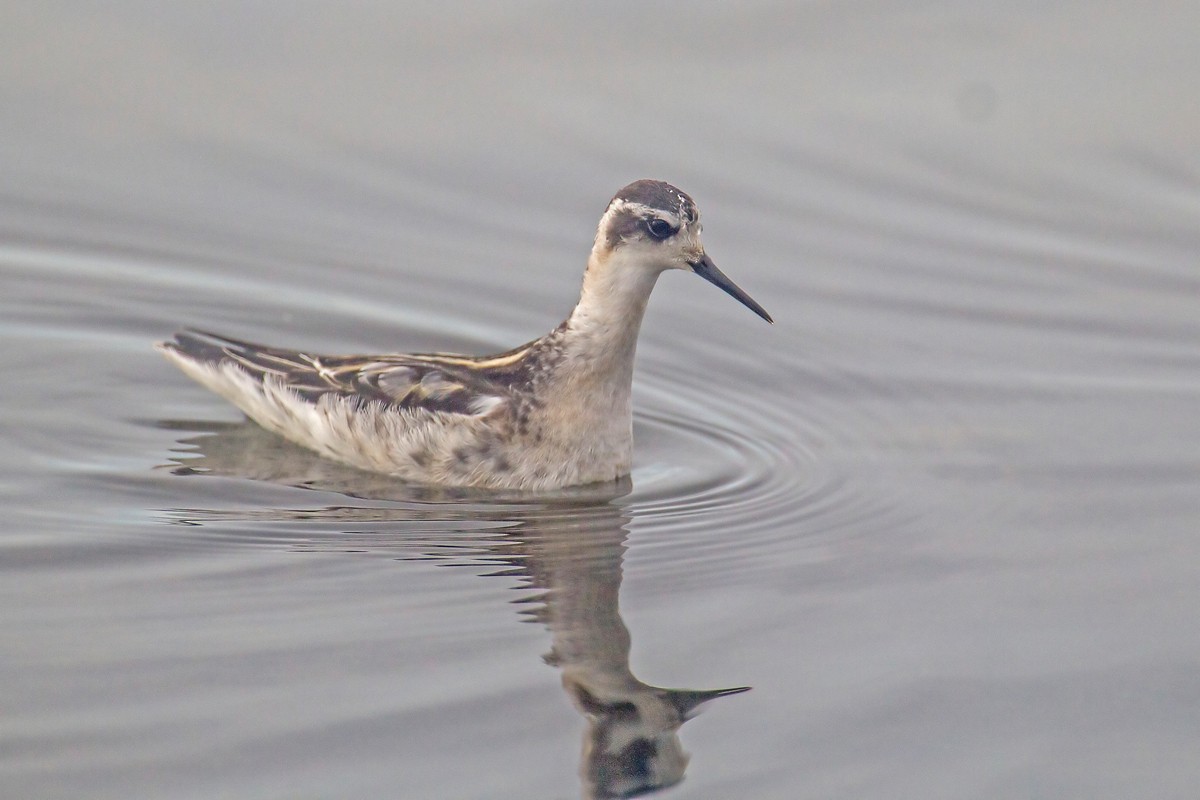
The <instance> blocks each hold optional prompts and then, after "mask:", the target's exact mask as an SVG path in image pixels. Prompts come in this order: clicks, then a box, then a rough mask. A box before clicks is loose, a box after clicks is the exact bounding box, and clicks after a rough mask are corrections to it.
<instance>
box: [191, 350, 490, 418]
mask: <svg viewBox="0 0 1200 800" xmlns="http://www.w3.org/2000/svg"><path fill="white" fill-rule="evenodd" d="M169 346H171V347H173V348H175V349H176V350H179V351H180V352H182V353H184V354H185V355H187V356H189V357H191V358H193V359H196V360H198V361H203V362H209V363H217V362H223V361H224V362H233V363H236V364H237V365H238V366H239V367H241V368H242V369H243V370H245V371H246V372H248V373H249V374H251V375H253V376H255V377H256V378H258V379H260V380H264V379H266V378H268V377H274V378H277V379H279V380H282V381H283V382H284V383H286V384H287V385H288V386H289V387H291V388H292V389H294V390H295V391H296V392H298V393H299V394H301V395H302V396H303V397H305V398H306V399H308V400H310V401H313V402H315V401H316V400H318V399H319V398H320V397H322V396H324V395H327V394H334V395H338V396H341V397H345V398H347V399H352V400H355V401H359V402H371V401H376V402H383V403H386V404H389V405H393V406H397V407H400V408H409V409H425V410H428V411H440V412H443V413H449V414H467V415H473V416H482V415H486V414H491V413H495V412H496V411H497V410H498V409H499V408H500V407H501V406H503V405H505V404H506V403H507V401H508V392H507V391H506V390H505V388H504V387H502V386H500V385H498V384H496V383H494V382H492V381H490V380H489V379H488V378H487V376H486V374H484V372H483V370H480V369H478V368H473V367H471V366H470V362H469V360H468V359H460V358H453V359H450V360H448V361H440V360H439V357H438V356H407V355H369V356H324V355H316V354H310V353H305V352H302V351H299V350H285V349H282V348H277V347H267V346H265V345H260V344H254V343H252V342H244V341H240V340H237V339H229V338H227V337H224V336H217V335H216V334H211V333H207V332H204V331H190V330H189V331H184V332H181V333H179V334H177V335H176V337H175V341H174V342H171V343H170V345H169Z"/></svg>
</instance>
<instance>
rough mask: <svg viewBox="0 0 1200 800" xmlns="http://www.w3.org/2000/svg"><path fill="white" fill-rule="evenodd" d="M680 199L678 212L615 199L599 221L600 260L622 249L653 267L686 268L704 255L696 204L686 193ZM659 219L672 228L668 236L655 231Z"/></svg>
mask: <svg viewBox="0 0 1200 800" xmlns="http://www.w3.org/2000/svg"><path fill="white" fill-rule="evenodd" d="M679 198H680V200H679V209H678V211H672V210H670V209H664V208H658V207H655V206H650V205H647V204H645V203H639V202H635V201H629V200H625V199H622V198H620V197H618V198H616V199H614V200H613V201H612V202H611V203H610V204H609V206H608V209H607V210H606V211H605V212H604V216H603V217H602V218H601V220H600V225H599V228H598V229H597V232H596V244H595V247H594V248H593V251H594V252H595V254H596V255H597V256H599V257H600V258H601V259H607V258H608V257H610V256H611V255H612V254H613V253H615V252H616V251H617V250H620V251H621V252H622V255H623V256H624V257H625V258H627V259H629V260H631V261H634V262H637V263H642V264H645V265H646V266H647V267H650V268H654V269H659V270H662V269H687V268H688V264H689V262H692V261H695V260H696V259H698V258H700V257H701V256H702V255H703V254H704V246H703V244H702V243H701V241H700V219H699V214H698V213H697V212H696V209H695V206H694V205H693V204H692V203H691V202H690V201H689V200H688V199H687V198H686V197H684V196H683V195H679ZM659 222H661V223H664V224H665V226H667V227H668V228H669V230H668V231H667V235H666V236H661V235H655V233H654V232H652V231H653V229H652V228H651V226H652V225H656V224H658V223H659ZM672 231H673V232H672Z"/></svg>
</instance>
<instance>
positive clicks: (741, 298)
mask: <svg viewBox="0 0 1200 800" xmlns="http://www.w3.org/2000/svg"><path fill="white" fill-rule="evenodd" d="M691 267H692V271H693V272H695V273H696V274H697V275H699V276H700V277H701V278H704V280H706V281H708V282H709V283H711V284H712V285H713V286H716V287H717V288H718V289H720V290H721V291H723V292H725V293H726V294H728V295H730V296H731V297H734V298H736V299H737V301H738V302H739V303H741V304H742V305H744V306H745V307H746V308H748V309H750V310H751V311H753V312H754V313H755V314H758V315H759V316H760V317H762V318H763V319H765V320H766V321H767V322H770V323H772V324H774V322H775V320H773V319H771V315H770V314H768V313H767V311H766V309H764V308H763V307H762V306H760V305H759V304H758V303H756V302H754V298H752V297H751V296H750V295H748V294H746V293H745V292H743V291H742V289H741V287H739V286H738V285H737V284H736V283H734V282H733V281H731V280H729V278H728V276H726V275H725V273H724V272H721V270H719V269H717V265H716V264H714V263H713V260H712V259H711V258H709V257H708V254H707V253H705V254H704V255H703V256H701V257H700V260H699V261H693V262H691Z"/></svg>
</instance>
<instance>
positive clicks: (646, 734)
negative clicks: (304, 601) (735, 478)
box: [160, 422, 749, 798]
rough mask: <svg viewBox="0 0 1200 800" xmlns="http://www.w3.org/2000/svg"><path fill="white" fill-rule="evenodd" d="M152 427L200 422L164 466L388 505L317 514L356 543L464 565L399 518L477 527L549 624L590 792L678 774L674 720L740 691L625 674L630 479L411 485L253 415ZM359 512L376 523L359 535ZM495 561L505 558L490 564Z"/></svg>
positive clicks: (483, 549) (441, 541) (529, 614)
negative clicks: (567, 486)
mask: <svg viewBox="0 0 1200 800" xmlns="http://www.w3.org/2000/svg"><path fill="white" fill-rule="evenodd" d="M160 424H161V425H162V426H164V427H169V428H176V429H182V430H189V431H193V432H195V431H207V433H205V434H204V435H200V436H194V437H189V438H186V439H182V440H180V444H181V445H183V449H181V450H180V451H179V453H180V455H179V456H178V457H177V458H175V459H174V460H175V463H174V464H172V465H169V467H168V468H169V469H172V470H174V471H175V472H176V473H177V474H209V475H222V476H227V477H240V478H250V479H254V480H260V481H268V482H271V483H277V484H284V485H289V486H300V487H305V488H313V489H320V490H324V491H334V492H340V493H342V494H345V495H349V496H352V497H359V498H364V499H368V500H371V501H379V500H383V501H392V502H391V503H389V504H388V505H386V506H385V507H382V508H381V507H380V506H378V505H372V506H369V507H362V508H359V509H356V508H353V507H351V508H347V507H345V506H342V507H340V508H338V509H330V514H329V515H320V518H321V519H323V520H325V521H329V520H330V519H331V518H336V519H339V520H344V521H346V522H349V523H353V524H354V525H355V528H356V529H358V530H359V531H360V532H359V533H357V534H355V535H353V536H354V541H353V546H354V547H355V548H356V549H357V548H364V549H383V550H386V549H389V548H402V549H403V550H404V551H406V552H411V551H412V550H413V549H416V550H417V551H419V552H420V556H419V557H421V558H434V559H436V558H445V559H447V560H453V561H455V562H456V563H462V558H463V550H462V547H461V546H460V545H459V544H457V543H456V544H454V545H452V546H447V544H446V541H447V540H446V538H445V535H444V534H445V528H444V526H443V525H438V526H436V527H438V528H440V529H441V534H442V535H440V536H439V537H438V538H437V539H436V540H434V539H429V540H428V541H420V540H414V539H413V538H412V537H411V536H408V535H406V536H404V537H403V538H402V540H401V541H398V540H397V539H396V537H395V536H394V533H395V532H396V530H397V528H398V527H403V526H404V524H405V523H425V522H430V521H438V522H441V523H445V522H448V521H449V522H453V521H461V522H464V523H467V522H469V523H471V524H470V526H469V527H470V530H466V529H464V531H463V534H464V536H466V535H471V534H472V533H474V534H475V537H476V538H474V539H473V540H472V542H471V543H472V544H473V545H475V546H477V547H478V558H479V560H478V562H476V563H478V564H486V565H489V566H490V567H492V568H493V569H492V570H490V571H489V574H492V575H496V574H501V575H505V576H509V577H514V578H517V579H518V580H521V581H522V582H524V583H525V584H527V585H528V586H529V588H530V589H532V590H534V591H535V592H537V594H536V596H535V597H534V598H533V599H532V600H531V599H528V598H527V599H526V600H524V601H522V604H523V607H522V610H521V611H520V613H521V614H522V615H523V616H524V617H526V619H528V620H529V621H535V622H538V623H541V624H543V625H544V626H545V627H546V628H547V629H548V630H549V631H550V634H551V637H552V645H551V648H550V651H549V653H547V654H546V656H545V657H544V659H545V661H546V663H547V664H550V665H551V666H554V667H557V668H558V669H559V670H560V671H561V673H562V684H563V688H564V690H565V691H566V693H567V695H568V697H569V698H570V700H571V703H572V705H573V706H574V707H575V708H576V709H577V710H578V711H579V713H580V714H582V715H583V717H584V719H585V720H586V722H587V728H586V730H585V732H584V735H583V747H582V753H581V759H580V767H579V775H580V780H581V782H582V788H583V796H584V797H586V798H617V797H632V796H635V795H641V794H645V793H648V792H652V791H655V790H657V789H662V788H665V787H668V786H672V785H674V784H676V783H678V782H679V781H681V780H682V779H683V777H684V771H685V770H686V768H687V765H688V754H687V753H685V752H684V750H683V745H682V743H681V742H680V739H679V729H680V727H681V726H682V725H683V723H684V722H686V721H687V720H688V719H690V718H691V717H692V716H693V715H694V714H695V713H696V711H697V710H698V709H699V707H700V706H701V705H703V704H704V703H707V702H708V701H710V700H713V699H715V698H718V697H724V696H727V695H731V694H738V693H740V692H744V691H746V690H747V689H749V687H746V686H741V687H735V688H729V689H712V690H691V689H665V688H661V687H658V686H651V685H649V684H646V683H643V682H642V681H640V680H638V679H637V677H635V676H634V674H633V672H632V671H631V670H630V667H629V653H630V635H629V629H628V628H626V627H625V623H624V621H623V620H622V619H621V613H620V609H619V606H618V595H619V594H620V588H621V577H622V561H623V558H624V554H625V549H626V546H625V538H626V535H627V530H626V526H627V525H628V522H629V517H628V516H627V515H626V514H625V512H624V511H623V509H622V507H621V504H620V498H621V497H622V496H624V495H625V494H627V493H628V491H629V488H630V484H629V482H628V480H626V481H625V482H624V483H622V484H619V485H616V486H612V485H609V486H605V487H603V488H602V489H588V488H584V489H572V490H563V491H560V492H557V493H555V494H553V495H550V496H547V495H545V494H542V495H538V497H537V498H536V499H531V498H529V497H528V496H525V497H524V498H522V497H517V496H509V497H504V496H499V495H496V494H494V493H493V494H488V495H481V494H479V493H477V492H474V493H473V492H470V491H469V490H459V489H450V490H447V489H434V488H428V489H427V488H420V487H408V486H404V485H403V484H399V483H398V482H396V481H395V480H394V479H390V478H387V477H385V476H379V475H374V474H370V473H363V472H359V471H356V470H353V469H350V468H348V467H343V466H340V465H338V464H335V463H332V462H328V461H325V460H324V459H321V458H319V457H317V456H314V455H312V454H310V453H309V452H308V451H306V450H303V449H302V448H299V447H297V446H294V445H291V444H289V443H287V442H285V441H283V440H282V439H279V438H278V437H276V436H273V435H271V434H269V433H267V432H265V431H263V430H262V429H260V428H258V427H257V426H255V425H253V424H250V423H245V424H215V423H199V422H163V423H160ZM356 512H361V514H357V513H356ZM280 513H281V514H284V515H295V514H297V513H298V512H293V511H288V510H281V511H280ZM178 514H179V516H180V517H181V518H183V519H188V520H196V519H198V518H202V517H203V516H204V515H205V512H204V511H202V510H197V509H189V510H180V511H179V512H178ZM257 518H259V519H261V516H258V517H257ZM367 522H370V523H371V524H372V532H370V533H367V534H363V533H361V530H362V528H363V524H364V523H367ZM480 522H483V523H487V529H488V533H489V535H488V536H487V537H478V527H477V526H478V524H479V523H480ZM495 526H501V529H502V530H503V531H504V535H502V536H499V537H497V536H495V533H496V527H495ZM420 527H421V528H423V529H426V530H427V528H426V527H425V526H420ZM389 532H390V533H391V534H393V535H391V536H389ZM322 535H324V536H326V538H325V540H324V541H323V542H322V540H321V539H320V538H319V537H320V536H322ZM312 541H313V545H311V546H321V545H322V544H324V545H325V546H328V547H338V548H342V549H344V548H345V546H346V544H347V541H346V538H345V537H344V536H337V535H327V534H321V533H318V534H317V538H315V539H314V540H312ZM497 564H502V565H507V567H509V568H507V569H502V570H499V571H496V570H495V569H494V567H495V566H496V565H497Z"/></svg>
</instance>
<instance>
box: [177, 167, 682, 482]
mask: <svg viewBox="0 0 1200 800" xmlns="http://www.w3.org/2000/svg"><path fill="white" fill-rule="evenodd" d="M658 220H661V222H658ZM655 225H657V226H658V228H657V230H655V229H654V228H653V227H652V226H655ZM664 226H665V227H664ZM697 254H699V255H697ZM702 255H703V248H702V246H701V245H700V240H699V214H698V213H697V212H696V209H695V205H694V203H693V202H692V200H691V198H690V197H688V196H687V195H686V194H684V193H683V192H681V191H679V190H678V189H676V188H675V187H673V186H671V185H670V184H666V183H662V182H661V181H637V182H636V183H632V184H630V185H629V186H627V187H625V188H624V189H622V190H621V191H620V192H618V193H617V195H616V197H614V199H613V200H612V202H611V203H610V204H609V207H608V209H607V210H606V211H605V214H604V216H603V218H602V219H601V221H600V226H599V229H598V230H597V234H596V245H595V246H594V247H593V249H592V254H591V257H590V258H589V260H588V266H587V270H586V271H585V274H584V284H583V289H582V291H581V293H580V299H579V303H578V304H577V305H576V307H575V309H574V311H572V313H571V315H570V317H568V318H567V320H566V321H564V322H563V323H562V324H561V325H559V326H558V327H557V328H555V329H554V330H553V331H551V332H550V333H548V334H546V335H545V336H543V337H541V338H539V339H536V340H534V341H532V342H529V343H528V344H525V345H522V346H521V347H517V348H514V349H513V350H509V351H507V352H504V353H500V354H498V355H494V356H485V357H472V356H457V355H440V354H411V355H410V354H389V355H367V356H359V355H352V356H327V355H315V354H312V353H307V352H301V351H297V350H285V349H280V348H274V347H266V346H263V345H258V344H253V343H250V342H243V341H239V340H236V339H229V338H226V337H222V336H217V335H215V334H211V333H204V332H200V331H184V332H181V333H179V334H178V335H177V336H176V337H175V339H174V341H170V342H165V343H162V344H160V345H159V349H160V350H161V351H162V352H163V353H164V354H165V355H166V356H167V358H168V359H170V360H171V361H172V362H174V363H175V364H176V365H177V366H179V368H180V369H182V370H183V371H184V372H185V373H186V374H188V375H189V376H191V377H192V378H194V379H195V380H196V381H198V382H199V383H201V384H203V385H204V386H206V387H208V388H209V389H211V390H212V391H214V392H216V393H217V394H219V395H221V396H222V397H225V398H226V399H228V400H229V401H230V402H232V403H233V404H234V405H236V406H238V407H239V408H241V409H242V410H243V411H244V412H245V413H246V415H247V416H249V417H250V418H251V419H253V420H254V421H255V422H257V423H259V424H260V425H262V426H263V427H264V428H267V429H268V430H271V431H274V432H276V433H278V434H280V435H282V436H284V437H286V438H288V439H290V440H292V441H294V442H296V443H298V444H301V445H304V446H305V447H309V448H311V449H313V450H315V451H316V452H318V453H321V454H322V455H324V456H327V457H329V458H333V459H337V460H339V461H342V462H345V463H348V464H351V465H354V466H356V467H360V468H362V469H367V470H372V471H376V472H383V473H388V474H391V475H395V476H397V477H399V478H402V479H404V480H407V481H411V482H415V483H427V484H442V485H458V486H483V487H495V488H501V487H503V488H519V489H534V490H536V489H550V488H558V487H562V486H569V485H575V484H582V483H591V482H598V481H610V480H616V479H618V478H620V477H623V476H624V475H627V474H628V472H629V469H630V465H631V463H632V452H633V417H632V403H631V386H632V380H633V363H634V356H635V351H636V343H637V334H638V330H639V328H640V326H641V321H642V316H643V314H644V312H645V308H646V301H647V299H648V298H649V295H650V292H651V290H652V289H653V287H654V283H655V281H656V280H657V278H658V275H659V274H660V273H661V272H663V271H664V270H667V269H689V268H690V267H689V264H691V263H692V262H694V261H695V259H696V258H698V257H699V256H702Z"/></svg>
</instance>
